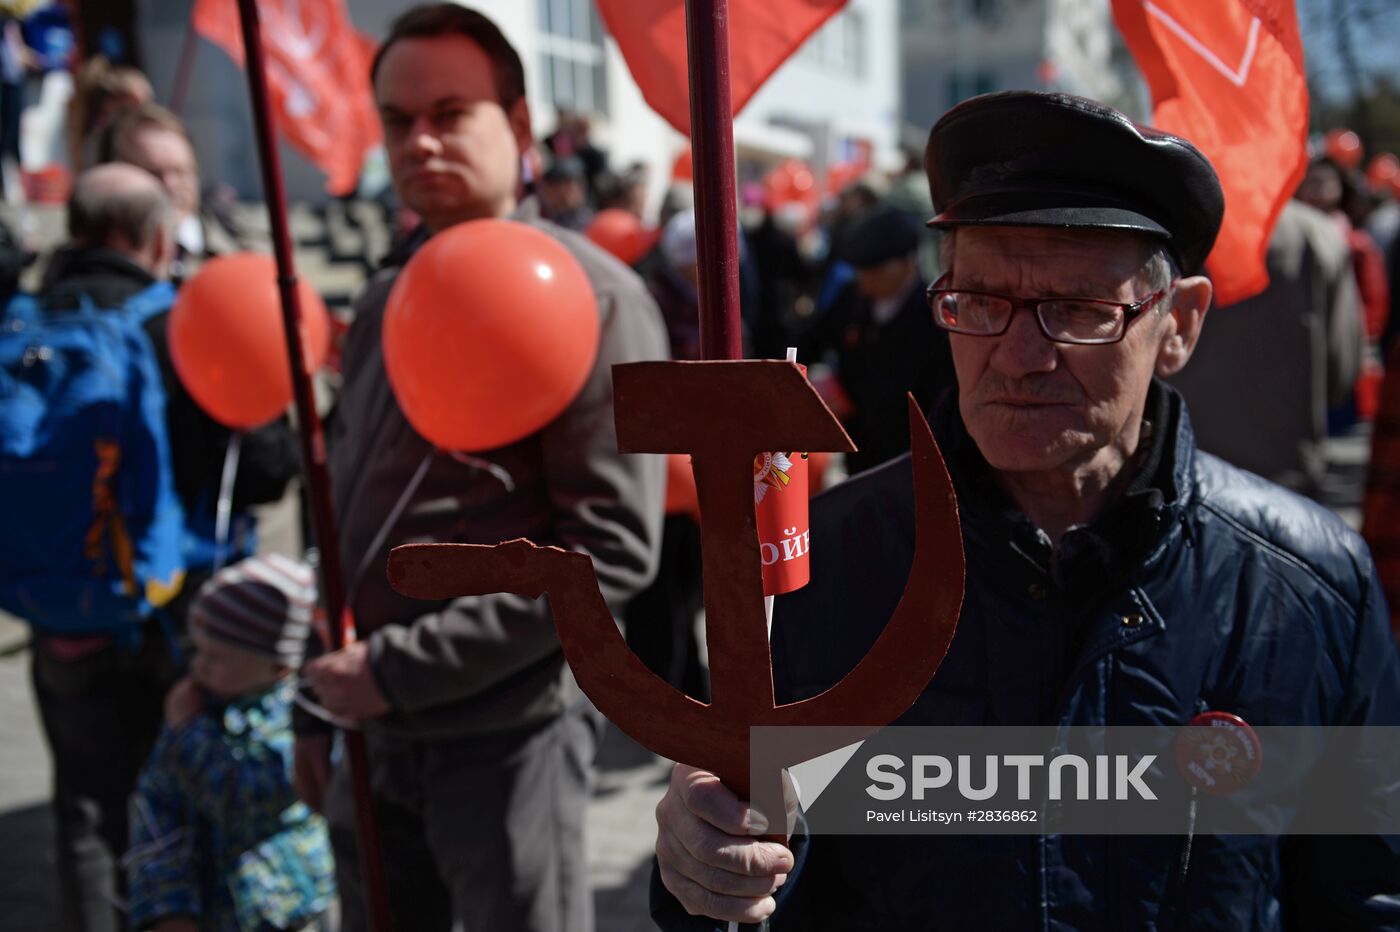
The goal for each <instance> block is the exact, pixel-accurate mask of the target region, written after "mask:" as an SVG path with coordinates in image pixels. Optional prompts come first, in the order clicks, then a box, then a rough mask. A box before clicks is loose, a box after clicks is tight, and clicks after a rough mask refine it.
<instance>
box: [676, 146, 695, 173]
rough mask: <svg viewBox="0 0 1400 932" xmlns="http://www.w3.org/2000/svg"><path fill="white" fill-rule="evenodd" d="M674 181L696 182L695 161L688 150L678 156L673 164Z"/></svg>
mask: <svg viewBox="0 0 1400 932" xmlns="http://www.w3.org/2000/svg"><path fill="white" fill-rule="evenodd" d="M671 180H672V181H694V180H695V161H694V156H692V155H691V153H690V149H689V148H687V149H685V150H684V151H682V152H681V153H679V154H678V155H677V156H676V160H675V161H674V162H672V163H671Z"/></svg>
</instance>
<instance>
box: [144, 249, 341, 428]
mask: <svg viewBox="0 0 1400 932" xmlns="http://www.w3.org/2000/svg"><path fill="white" fill-rule="evenodd" d="M297 292H298V294H299V295H300V297H301V317H302V344H303V349H304V350H305V353H306V356H307V357H308V359H307V366H306V369H307V371H308V372H314V371H316V370H317V369H319V368H320V367H321V366H322V364H324V363H325V361H326V354H327V353H328V352H329V351H330V332H331V327H330V315H329V314H327V313H326V305H325V302H323V301H322V300H321V296H320V295H319V294H317V293H316V289H315V288H312V287H311V285H309V284H308V283H307V282H305V281H301V282H299V283H298V285H297ZM168 335H169V339H170V356H171V359H172V361H173V362H174V363H175V371H176V373H177V374H178V375H179V376H180V382H181V384H183V385H184V386H185V389H186V391H188V392H189V393H190V395H191V396H192V397H193V398H194V400H195V402H196V403H198V404H199V406H200V407H201V408H203V409H204V410H205V411H206V412H207V413H208V414H209V416H210V417H212V418H213V419H214V420H216V421H218V422H219V423H221V424H223V425H225V426H226V427H231V428H234V429H235V430H251V429H252V428H254V427H261V426H262V425H264V424H266V423H268V422H269V421H271V420H273V419H274V418H276V417H278V416H279V415H281V414H282V413H283V412H285V411H286V410H287V406H288V405H290V404H291V403H292V370H291V366H290V364H289V362H288V359H289V356H288V353H287V340H286V331H285V329H284V327H283V323H282V300H281V297H280V296H279V294H278V291H277V264H276V263H275V262H274V261H273V259H272V257H271V256H267V255H262V254H260V253H252V252H244V253H236V254H234V255H231V256H221V257H219V258H217V259H210V260H209V261H208V262H206V263H204V264H203V265H202V266H200V269H199V271H198V272H197V273H196V274H195V276H194V277H193V278H191V279H190V280H189V281H187V282H185V284H184V285H183V286H182V287H181V288H180V294H179V296H178V297H177V298H176V299H175V306H174V308H172V309H171V312H170V325H169V330H168Z"/></svg>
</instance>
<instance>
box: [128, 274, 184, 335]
mask: <svg viewBox="0 0 1400 932" xmlns="http://www.w3.org/2000/svg"><path fill="white" fill-rule="evenodd" d="M174 304H175V286H174V285H172V284H170V282H156V283H155V284H153V285H150V286H148V287H146V288H144V289H142V290H141V291H138V292H137V293H136V294H134V295H132V296H131V297H129V298H127V299H126V302H125V303H124V304H123V305H122V312H123V313H124V314H126V317H127V319H128V320H130V321H131V322H132V323H134V324H135V325H136V326H138V327H144V326H145V325H146V321H148V320H150V319H151V318H152V317H155V316H156V315H157V314H160V313H163V312H165V311H168V310H170V308H171V307H172V306H173V305H174Z"/></svg>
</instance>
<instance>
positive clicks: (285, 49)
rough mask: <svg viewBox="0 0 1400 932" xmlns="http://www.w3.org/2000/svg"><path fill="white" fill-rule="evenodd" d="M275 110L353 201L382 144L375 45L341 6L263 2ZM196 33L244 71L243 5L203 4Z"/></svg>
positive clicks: (316, 1)
mask: <svg viewBox="0 0 1400 932" xmlns="http://www.w3.org/2000/svg"><path fill="white" fill-rule="evenodd" d="M258 14H259V17H260V19H261V21H262V34H263V45H264V47H265V48H266V50H267V78H268V85H269V89H270V91H271V94H272V107H273V111H274V112H275V113H276V115H277V125H278V127H279V128H280V129H281V131H282V133H283V135H285V136H286V137H287V139H288V140H289V141H290V142H291V143H292V145H294V146H295V147H296V148H297V149H298V150H299V151H300V152H301V153H302V154H303V155H305V156H306V157H307V158H309V159H310V160H311V161H312V162H314V163H316V165H317V166H319V167H320V169H321V170H322V171H324V172H325V173H326V175H327V176H328V177H327V180H326V190H328V191H330V192H331V193H332V194H348V193H350V192H351V191H353V190H355V185H356V183H357V182H358V180H359V175H360V164H361V163H362V162H363V161H364V157H365V153H366V152H368V151H369V150H370V149H371V148H373V147H374V145H375V144H376V143H378V142H379V139H380V130H379V119H378V117H377V115H376V114H375V112H374V97H373V94H372V92H371V89H370V86H369V64H370V60H371V57H372V55H373V48H372V44H371V43H370V41H369V40H368V39H366V38H365V37H364V36H362V35H360V34H359V33H358V32H356V31H355V28H354V26H353V25H351V23H350V17H349V16H348V15H346V12H345V7H344V5H343V4H342V3H341V0H258ZM192 23H193V26H194V29H195V31H196V32H198V33H199V34H200V35H202V36H203V37H204V38H206V39H208V40H209V41H210V42H213V43H214V44H215V45H217V46H219V48H221V49H223V50H224V51H225V52H226V53H228V55H229V57H230V58H232V59H233V60H234V61H235V62H237V63H238V64H239V66H240V67H242V65H243V44H242V41H241V36H242V33H241V31H240V29H239V25H238V5H237V2H236V0H197V2H196V3H195V7H194V15H193V18H192Z"/></svg>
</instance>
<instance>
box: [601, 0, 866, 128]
mask: <svg viewBox="0 0 1400 932" xmlns="http://www.w3.org/2000/svg"><path fill="white" fill-rule="evenodd" d="M845 5H846V0H730V3H729V17H730V27H729V58H730V73H729V82H730V98H731V99H732V101H733V105H734V113H735V114H736V115H737V114H738V113H739V111H740V110H741V109H743V106H744V104H746V103H748V102H749V98H751V97H753V95H754V93H755V92H756V91H757V90H758V89H759V88H760V87H761V86H762V85H763V82H764V81H767V80H768V78H769V77H770V76H771V75H772V74H773V72H774V71H777V70H778V66H779V65H781V64H782V63H783V62H784V61H786V60H787V59H788V57H789V56H790V55H792V53H793V52H795V51H797V47H798V46H800V45H801V44H802V43H803V42H804V41H806V39H807V37H808V36H810V35H811V34H812V33H814V32H816V31H817V29H818V28H819V27H820V26H821V25H822V24H823V23H825V22H826V21H827V20H828V19H830V18H831V17H832V16H833V15H834V14H835V13H837V12H838V11H839V10H840V9H841V7H843V6H845ZM598 12H599V13H600V14H602V17H603V22H604V23H606V24H607V27H608V32H610V33H612V36H613V38H614V39H616V40H617V44H618V48H619V49H621V50H622V57H623V58H624V59H626V60H627V67H628V69H629V70H630V71H631V72H632V77H633V78H634V79H636V82H637V86H638V87H640V88H641V89H642V96H643V97H645V98H646V102H647V103H648V104H650V105H651V108H652V109H653V110H655V111H656V112H657V113H659V114H661V116H662V117H663V118H665V120H666V122H667V123H670V124H671V125H672V126H674V127H675V128H676V129H677V130H679V131H680V132H682V133H685V134H686V135H690V81H689V78H688V76H687V64H686V40H685V2H684V0H598Z"/></svg>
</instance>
